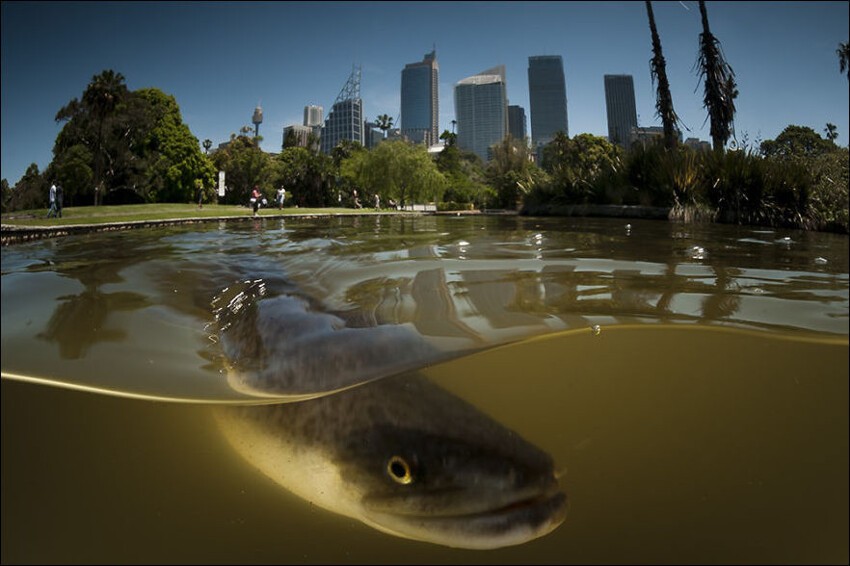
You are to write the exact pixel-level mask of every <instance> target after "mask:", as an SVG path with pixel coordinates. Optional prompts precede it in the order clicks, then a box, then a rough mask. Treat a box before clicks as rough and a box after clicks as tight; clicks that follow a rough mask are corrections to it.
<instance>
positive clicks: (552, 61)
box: [528, 55, 570, 147]
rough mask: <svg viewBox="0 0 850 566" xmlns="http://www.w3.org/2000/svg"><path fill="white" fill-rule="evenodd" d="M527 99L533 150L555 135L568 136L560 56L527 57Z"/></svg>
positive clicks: (562, 64)
mask: <svg viewBox="0 0 850 566" xmlns="http://www.w3.org/2000/svg"><path fill="white" fill-rule="evenodd" d="M528 97H529V102H530V103H531V139H532V143H533V144H534V146H535V147H536V146H540V145H545V144H547V143H549V142H550V141H552V139H554V137H555V134H556V133H558V132H564V134H565V135H567V136H569V135H570V132H569V124H568V122H567V87H566V82H565V80H564V62H563V60H562V59H561V56H560V55H538V56H535V57H529V58H528Z"/></svg>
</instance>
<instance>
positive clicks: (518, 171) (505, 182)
mask: <svg viewBox="0 0 850 566" xmlns="http://www.w3.org/2000/svg"><path fill="white" fill-rule="evenodd" d="M556 135H563V132H559V133H558V134H556ZM492 150H493V154H492V155H493V157H492V159H491V160H490V162H489V163H488V164H487V171H486V176H487V181H488V182H489V184H490V186H491V187H493V189H495V191H496V199H497V205H498V206H500V207H504V208H510V209H514V208H516V207H517V205H519V204H520V201H522V199H523V198H524V197H525V196H526V195H527V194H528V193H530V192H531V191H532V190H533V189H534V187H535V185H537V183H539V182H540V181H541V179H542V176H541V173H542V172H541V171H540V169H539V168H538V167H537V166H536V165H534V164H533V163H532V162H531V159H529V154H528V145H527V144H526V143H523V142H522V141H521V140H517V139H514V138H513V137H511V136H507V137H505V139H504V140H502V142H501V143H498V144H496V145H494V146H493V147H492Z"/></svg>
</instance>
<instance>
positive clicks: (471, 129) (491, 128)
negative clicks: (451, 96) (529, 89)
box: [455, 65, 508, 161]
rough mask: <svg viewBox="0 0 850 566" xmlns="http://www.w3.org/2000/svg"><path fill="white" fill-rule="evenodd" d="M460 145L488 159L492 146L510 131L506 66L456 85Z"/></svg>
mask: <svg viewBox="0 0 850 566" xmlns="http://www.w3.org/2000/svg"><path fill="white" fill-rule="evenodd" d="M455 119H456V120H457V145H458V147H460V148H461V149H463V150H466V151H472V152H473V153H475V154H477V155H478V156H479V157H481V159H483V160H484V161H488V160H489V158H490V152H489V149H490V147H491V146H493V145H495V144H497V143H500V142H501V141H502V140H504V139H505V136H506V135H507V133H508V94H507V85H506V81H505V66H504V65H499V66H498V67H493V68H492V69H488V70H486V71H483V72H481V73H479V74H477V75H473V76H471V77H467V78H465V79H463V80H461V81H459V82H458V83H457V84H456V85H455Z"/></svg>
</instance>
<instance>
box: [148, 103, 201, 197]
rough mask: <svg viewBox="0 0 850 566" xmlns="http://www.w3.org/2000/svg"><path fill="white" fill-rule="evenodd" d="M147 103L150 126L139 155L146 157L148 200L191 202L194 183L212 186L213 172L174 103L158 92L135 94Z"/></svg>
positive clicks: (193, 195)
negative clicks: (150, 117) (197, 181)
mask: <svg viewBox="0 0 850 566" xmlns="http://www.w3.org/2000/svg"><path fill="white" fill-rule="evenodd" d="M134 94H135V95H137V96H138V97H140V98H141V99H142V100H144V101H145V102H146V103H147V104H148V109H147V110H148V112H149V113H150V114H151V115H152V117H153V119H154V120H153V127H152V128H151V129H150V131H149V132H148V135H147V137H146V138H145V144H144V150H143V153H142V155H143V156H144V157H146V158H147V161H148V163H149V164H150V168H149V170H148V174H147V175H148V183H147V185H148V190H149V194H148V195H147V196H148V200H153V201H156V202H192V201H194V200H195V193H196V190H195V181H196V180H200V181H201V183H202V184H203V186H204V187H211V186H213V184H214V183H215V169H214V168H213V164H212V162H211V161H210V160H209V158H208V157H207V156H206V155H204V154H202V153H201V151H200V149H199V147H198V138H196V137H195V136H194V135H192V132H191V131H190V130H189V127H188V126H187V125H186V124H185V123H184V122H183V118H182V116H181V115H180V108H179V107H178V106H177V101H176V100H175V98H174V97H173V96H171V95H168V94H165V93H164V92H162V91H161V90H159V89H155V88H148V89H142V90H139V91H136V93H134Z"/></svg>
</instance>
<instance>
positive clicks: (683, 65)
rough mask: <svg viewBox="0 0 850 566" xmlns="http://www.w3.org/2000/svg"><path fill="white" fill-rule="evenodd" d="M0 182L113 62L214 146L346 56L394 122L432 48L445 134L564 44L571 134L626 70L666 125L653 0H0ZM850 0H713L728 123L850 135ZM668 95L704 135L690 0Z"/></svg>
mask: <svg viewBox="0 0 850 566" xmlns="http://www.w3.org/2000/svg"><path fill="white" fill-rule="evenodd" d="M0 6H2V38H1V39H2V50H1V51H0V56H2V81H0V86H1V87H2V146H0V151H2V161H0V163H1V164H2V177H3V178H6V179H8V180H9V182H10V183H11V184H14V183H16V182H17V181H18V180H19V179H20V177H21V176H22V175H23V173H24V172H25V170H26V168H27V167H28V166H29V164H30V163H36V164H38V166H39V168H40V169H41V170H43V169H44V168H45V167H46V166H47V165H48V164H49V162H50V160H51V157H52V148H53V142H54V141H55V139H56V135H57V133H58V132H59V130H60V127H61V124H57V123H56V122H54V117H55V115H56V112H57V111H58V110H59V109H60V108H61V107H62V106H64V105H65V104H67V103H68V102H69V101H70V100H71V99H72V98H75V97H80V96H81V95H82V93H83V91H84V89H85V87H86V85H87V84H88V82H89V80H91V78H92V76H94V75H96V74H99V73H100V72H101V71H103V70H105V69H113V70H115V71H117V72H120V73H121V74H123V75H124V77H125V78H126V82H127V86H128V87H129V88H130V89H132V90H135V89H139V88H145V87H156V88H159V89H161V90H163V91H164V92H166V93H168V94H171V95H173V96H174V97H175V98H176V99H177V102H178V104H179V105H180V108H181V111H182V113H183V119H184V121H185V122H186V123H187V124H188V125H189V128H190V129H191V130H192V132H193V133H194V135H195V136H196V137H197V138H198V139H199V140H201V141H202V140H204V139H205V138H209V139H211V140H212V141H213V142H214V143H215V144H218V143H220V142H223V141H226V140H227V139H229V137H230V134H231V133H234V132H238V130H239V128H240V127H242V126H244V125H251V115H252V113H253V110H254V107H255V106H257V104H258V103H259V104H261V106H262V108H263V114H264V122H263V124H262V125H261V126H260V134H261V135H262V136H263V137H264V141H263V144H262V147H263V148H264V149H265V150H267V151H279V149H280V145H281V140H282V129H283V127H284V126H285V125H288V124H291V123H299V124H300V123H301V121H302V118H303V110H304V106H305V105H308V104H318V105H321V106H324V108H325V114H326V115H327V112H328V111H329V109H330V107H331V105H332V104H333V102H334V99H335V98H336V96H337V94H338V93H339V91H340V89H341V88H342V87H343V85H344V84H345V81H346V79H347V78H348V75H349V73H350V72H351V70H352V67H353V65H355V64H356V65H359V66H361V67H362V83H361V95H362V98H363V101H364V107H365V108H364V111H365V114H366V117H367V118H369V119H373V118H374V117H375V116H377V115H378V114H383V113H386V114H389V115H391V116H397V115H398V112H399V106H400V102H399V89H400V82H401V70H402V68H403V67H404V65H405V64H407V63H412V62H415V61H420V60H421V59H422V57H423V55H424V54H425V53H426V52H428V51H430V50H431V49H432V47H433V46H435V45H436V49H437V60H438V63H439V66H440V129H441V130H443V129H451V121H452V119H453V118H454V101H453V87H454V84H455V83H457V82H458V81H459V80H461V79H463V78H465V77H468V76H470V75H473V74H476V73H478V72H479V71H482V70H484V69H488V68H490V67H493V66H496V65H501V64H504V65H505V66H506V68H507V81H508V98H509V102H510V104H518V105H520V106H522V107H524V108H525V109H526V114H528V111H529V106H528V75H527V69H528V57H529V56H532V55H561V56H562V57H563V60H564V71H565V75H566V83H567V99H568V116H569V128H570V135H571V136H572V135H576V134H579V133H583V132H588V133H592V134H596V135H607V121H606V113H605V98H604V86H603V75H605V74H631V75H633V76H634V79H635V94H636V100H637V109H638V114H639V122H640V125H642V126H649V125H657V124H658V123H659V121H658V120H657V119H656V118H655V110H654V102H655V90H654V88H653V85H652V83H651V79H650V75H649V59H650V58H651V56H652V54H651V42H650V35H649V26H648V24H647V17H646V9H645V5H644V3H643V2H532V1H528V2H442V1H435V2H291V1H288V2H256V3H254V2H73V1H71V2H55V3H54V2H23V1H17V0H3V2H2V4H0ZM848 6H850V3H848V2H845V1H842V2H808V1H805V2H708V3H707V8H708V16H709V21H710V24H711V28H712V32H713V33H714V34H715V35H716V36H717V37H718V39H719V40H720V41H721V44H722V46H723V49H724V52H725V54H726V57H727V60H728V61H729V63H730V64H731V65H732V68H733V69H734V71H735V74H736V77H737V81H738V85H739V91H740V95H739V97H738V99H737V101H736V104H737V108H738V112H737V115H736V121H735V128H736V133H737V135H738V138H739V140H740V139H742V138H745V137H746V138H747V139H749V141H750V143H753V142H756V141H759V140H762V139H773V138H775V137H776V136H777V135H778V134H779V133H780V132H781V131H782V130H783V129H784V128H785V126H787V125H788V124H798V125H803V126H809V127H811V128H814V129H815V130H816V131H818V132H819V133H822V132H823V129H824V126H825V124H826V123H827V122H832V123H834V124H835V125H836V126H837V127H838V133H839V138H838V143H839V144H841V145H844V146H846V145H847V141H848V139H850V126H848V106H850V103H848V90H850V89H848V81H847V77H846V75H845V74H841V73H840V72H839V67H838V57H837V56H836V54H835V50H836V48H837V47H838V43H839V42H846V41H848V19H849V18H848ZM653 9H654V11H655V17H656V21H657V25H658V31H659V34H660V36H661V41H662V46H663V49H664V55H665V58H666V60H667V72H668V76H669V79H670V83H671V90H672V94H673V103H674V105H675V108H676V111H677V112H678V113H679V115H680V116H681V117H682V119H683V121H684V123H685V125H686V126H687V127H689V128H690V130H691V131H690V132H685V135H686V136H694V137H698V138H700V139H704V140H708V139H709V124H708V123H705V117H706V112H705V110H704V108H703V107H702V85H701V84H699V81H698V75H697V73H696V71H695V70H694V63H695V61H696V57H697V42H698V36H699V33H700V31H701V24H700V16H699V8H698V5H697V2H696V1H694V0H683V1H681V2H680V1H671V2H665V1H655V2H653Z"/></svg>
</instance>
